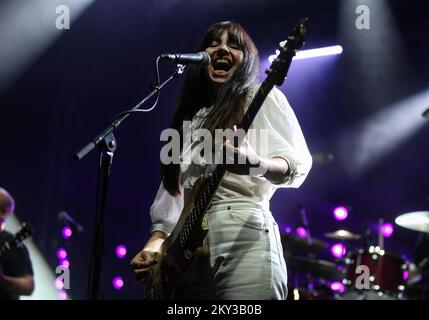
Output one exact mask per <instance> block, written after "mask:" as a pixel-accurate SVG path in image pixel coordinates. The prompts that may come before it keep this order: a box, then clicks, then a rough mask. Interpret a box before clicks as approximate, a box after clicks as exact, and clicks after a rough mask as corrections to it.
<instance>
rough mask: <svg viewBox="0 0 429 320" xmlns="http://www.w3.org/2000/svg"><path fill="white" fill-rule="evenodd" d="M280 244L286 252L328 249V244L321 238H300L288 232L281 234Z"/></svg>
mask: <svg viewBox="0 0 429 320" xmlns="http://www.w3.org/2000/svg"><path fill="white" fill-rule="evenodd" d="M281 238H282V245H283V247H284V249H285V252H286V253H288V254H289V253H295V252H302V253H316V252H320V251H324V250H327V249H328V244H327V243H326V242H324V241H322V240H318V239H315V238H312V239H311V241H309V239H308V238H300V237H297V236H294V235H290V234H287V233H285V234H282V235H281Z"/></svg>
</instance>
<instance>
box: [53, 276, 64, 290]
mask: <svg viewBox="0 0 429 320" xmlns="http://www.w3.org/2000/svg"><path fill="white" fill-rule="evenodd" d="M55 288H57V289H58V290H61V289H64V282H63V280H60V279H56V280H55Z"/></svg>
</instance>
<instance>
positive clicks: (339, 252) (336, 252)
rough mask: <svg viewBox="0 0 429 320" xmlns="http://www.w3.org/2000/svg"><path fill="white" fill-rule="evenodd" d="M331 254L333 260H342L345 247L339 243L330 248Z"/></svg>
mask: <svg viewBox="0 0 429 320" xmlns="http://www.w3.org/2000/svg"><path fill="white" fill-rule="evenodd" d="M331 253H332V255H333V256H334V257H335V258H342V257H344V256H345V255H346V247H345V246H344V245H343V244H341V243H336V244H334V245H333V246H332V247H331Z"/></svg>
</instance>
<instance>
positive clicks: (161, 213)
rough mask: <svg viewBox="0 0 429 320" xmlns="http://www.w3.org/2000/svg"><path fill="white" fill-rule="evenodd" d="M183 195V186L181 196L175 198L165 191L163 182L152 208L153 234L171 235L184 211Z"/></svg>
mask: <svg viewBox="0 0 429 320" xmlns="http://www.w3.org/2000/svg"><path fill="white" fill-rule="evenodd" d="M183 194H184V190H183V188H182V186H181V187H180V195H178V196H176V197H173V196H172V195H170V194H169V193H168V191H167V190H165V188H164V184H163V183H162V182H161V184H160V186H159V189H158V192H157V193H156V196H155V200H154V201H153V203H152V206H151V207H150V218H151V220H152V228H151V232H154V231H162V232H164V233H165V234H167V235H170V233H171V232H172V231H173V229H174V227H175V225H176V223H177V220H178V219H179V216H180V213H181V212H182V210H183V205H184V204H183Z"/></svg>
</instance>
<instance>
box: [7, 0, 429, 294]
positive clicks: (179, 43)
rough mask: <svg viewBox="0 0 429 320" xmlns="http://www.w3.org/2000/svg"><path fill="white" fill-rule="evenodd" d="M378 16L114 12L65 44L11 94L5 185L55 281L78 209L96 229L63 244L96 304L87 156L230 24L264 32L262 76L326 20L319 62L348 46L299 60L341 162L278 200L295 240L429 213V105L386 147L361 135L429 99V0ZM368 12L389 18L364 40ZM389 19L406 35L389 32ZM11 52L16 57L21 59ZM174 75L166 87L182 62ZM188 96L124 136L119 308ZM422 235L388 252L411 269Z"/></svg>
mask: <svg viewBox="0 0 429 320" xmlns="http://www.w3.org/2000/svg"><path fill="white" fill-rule="evenodd" d="M375 2H379V1H349V4H350V5H349V7H347V6H346V9H344V7H342V6H344V3H347V1H333V0H329V1H307V0H305V1H304V0H300V1H297V0H281V1H280V0H271V1H268V0H259V1H244V0H236V1H223V0H222V1H196V0H191V1H173V0H164V1H154V0H152V1H137V0H122V1H116V0H103V1H101V0H98V1H95V2H93V3H92V5H91V6H89V7H88V8H87V9H86V10H85V11H84V12H83V13H82V15H81V16H80V17H79V18H78V19H76V20H75V21H74V22H73V23H72V25H71V29H70V30H66V31H58V32H61V35H60V37H58V38H57V40H56V41H55V42H54V43H52V44H51V45H50V46H49V48H48V49H47V50H46V51H44V52H43V55H41V56H40V57H39V58H38V59H37V60H36V61H35V62H34V63H33V64H32V65H31V66H29V67H28V68H27V69H26V70H25V73H23V74H22V75H21V76H20V77H19V78H18V79H17V80H15V81H14V82H13V84H12V85H11V86H10V87H9V88H8V89H7V90H5V91H4V92H1V93H0V94H1V95H0V119H1V125H0V137H1V138H2V140H1V141H2V148H1V150H2V151H1V157H0V185H2V186H3V187H5V188H7V189H8V190H9V191H10V192H11V194H13V196H14V197H15V200H16V204H17V205H16V213H17V215H18V217H19V218H20V219H21V220H24V221H28V222H29V223H31V224H32V225H33V226H34V229H35V236H34V240H35V242H36V243H37V245H38V247H39V248H40V249H41V251H42V252H43V253H44V255H45V257H46V258H47V259H48V261H49V262H50V263H51V265H52V267H53V268H54V266H55V265H56V264H57V259H56V253H55V252H56V249H57V247H58V245H59V244H61V243H62V240H61V237H60V230H61V225H60V223H59V221H58V218H57V217H58V212H60V211H62V210H65V211H67V212H68V213H69V214H70V215H72V216H73V217H74V218H75V219H76V220H78V221H79V222H80V223H81V224H82V225H83V226H84V227H85V232H84V233H82V234H79V235H77V236H74V237H73V238H72V239H71V240H69V241H68V243H67V244H63V245H65V246H66V247H67V248H68V249H69V257H70V262H71V270H72V274H73V280H72V286H71V291H70V294H71V296H72V297H73V298H77V299H83V298H85V296H86V281H87V273H88V267H87V259H88V256H89V254H90V249H91V246H90V244H91V241H92V230H93V220H94V215H95V198H96V178H97V152H93V153H92V154H91V155H89V156H88V157H87V158H85V159H84V160H82V161H80V162H76V161H74V160H73V158H72V156H73V154H74V153H75V152H76V151H78V150H79V148H80V147H82V146H83V145H84V144H86V143H87V142H88V141H89V140H90V139H91V138H93V136H95V135H96V134H97V133H98V132H99V131H100V130H101V129H102V128H104V124H105V122H106V121H108V120H109V119H110V117H112V116H113V115H114V114H116V113H118V112H120V111H123V110H125V109H128V108H130V107H132V106H134V105H135V104H136V103H137V102H138V101H139V100H140V99H141V98H142V97H144V95H145V94H147V93H148V88H149V85H150V84H151V83H153V82H154V81H155V69H154V61H155V58H156V57H157V56H158V55H159V54H161V53H163V52H193V51H194V49H195V47H196V45H197V43H198V41H199V39H200V38H201V36H202V35H203V34H204V32H205V30H206V29H207V28H208V26H209V25H210V24H211V23H213V22H216V21H220V20H235V21H238V22H240V23H241V24H242V25H243V26H244V27H245V28H246V29H247V30H248V32H249V34H250V35H251V36H252V38H253V39H254V41H255V43H256V45H257V47H258V49H259V53H260V58H261V71H263V68H266V67H267V66H268V62H267V57H268V56H269V55H270V54H273V52H274V50H275V48H276V46H277V44H278V42H279V41H281V40H283V39H285V38H286V37H287V36H288V35H289V34H290V32H291V30H292V28H293V26H294V25H295V24H296V23H297V22H298V20H299V18H301V17H303V16H307V17H309V18H310V22H309V25H308V37H307V41H306V46H305V48H306V49H308V48H316V47H321V46H328V45H336V44H340V45H342V46H343V48H344V52H343V54H342V55H340V56H332V57H325V58H316V59H310V60H301V61H296V62H294V63H293V65H292V67H291V70H290V72H289V75H288V78H287V80H286V81H285V84H284V85H283V86H282V87H281V88H280V89H281V90H282V91H283V92H284V93H285V94H286V96H287V97H288V99H289V101H290V103H291V105H292V106H293V108H294V110H295V112H296V115H297V117H298V119H299V121H300V123H301V126H302V129H303V132H304V134H305V137H306V140H307V143H308V146H309V149H310V151H311V152H312V153H332V154H333V155H334V156H335V160H334V161H333V162H332V163H329V164H326V165H322V164H318V163H315V164H314V166H313V169H312V171H311V173H310V175H309V176H308V178H307V180H306V182H305V183H304V184H303V186H302V187H301V188H299V189H281V190H278V192H277V193H276V194H275V196H274V197H273V199H272V206H271V208H272V212H273V214H274V215H275V217H276V218H277V219H278V221H279V224H280V226H281V227H282V229H283V228H285V227H286V226H292V227H293V226H296V225H298V224H299V223H300V216H299V214H298V212H297V207H298V206H299V205H301V206H304V207H305V208H306V209H307V212H308V219H309V224H310V227H311V231H312V234H313V236H315V237H318V238H323V234H324V233H326V232H330V231H333V230H336V229H338V228H340V227H343V228H347V229H349V230H351V231H353V232H356V233H359V232H362V231H363V230H364V229H365V228H366V227H367V226H368V227H370V228H372V230H373V231H374V232H375V231H376V229H375V228H376V225H377V221H378V219H379V218H383V219H384V220H385V221H387V222H391V223H393V221H394V219H395V217H396V216H398V215H399V214H401V213H404V212H409V211H417V210H427V208H428V206H429V203H428V196H429V190H428V185H429V183H428V179H429V171H428V170H427V164H428V163H429V150H428V144H427V137H428V136H429V127H428V125H427V120H426V122H425V120H424V119H423V118H422V117H421V116H420V115H421V112H422V111H423V110H424V109H425V108H426V107H429V100H428V98H427V97H426V100H424V99H422V101H419V102H418V103H419V104H421V105H420V107H418V108H417V109H416V108H408V109H407V104H406V103H405V105H404V106H403V108H402V111H401V112H402V114H401V115H400V116H399V117H396V118H395V120H392V119H391V118H390V117H387V116H386V117H382V118H381V119H382V120H381V122H382V124H383V128H385V129H386V128H387V129H386V130H387V131H383V132H382V133H383V134H382V135H381V136H380V135H379V134H377V132H378V131H377V130H375V131H374V132H375V133H374V134H373V135H372V136H370V139H369V142H370V143H369V144H370V146H368V145H367V144H365V145H361V144H356V143H353V141H348V137H349V134H352V135H359V134H361V133H362V132H361V131H359V130H365V129H362V124H363V123H366V122H367V121H369V120H370V119H372V118H374V117H375V116H376V115H379V114H380V112H386V114H389V110H391V109H392V108H393V107H392V106H394V105H395V104H396V103H399V102H401V101H407V100H406V99H408V98H410V97H412V96H414V95H417V94H421V93H423V92H425V90H428V83H429V75H428V73H427V70H428V67H429V65H428V64H429V63H428V59H427V56H428V55H427V52H428V49H429V41H428V40H429V23H428V19H427V17H428V13H429V11H428V8H427V5H425V3H426V2H425V1H416V0H412V1H405V0H402V1H400V0H394V1H380V2H379V3H382V2H383V3H385V9H384V10H381V11H380V12H378V11H377V10H376V8H374V9H373V6H374V5H375ZM358 4H367V5H368V6H369V8H370V9H371V10H373V11H374V12H372V11H371V29H370V30H357V29H356V28H355V19H356V17H357V15H356V14H355V13H354V9H355V8H356V6H357V5H358ZM384 15H388V17H390V18H389V19H388V22H390V24H389V23H386V24H385V22H386V19H385V16H384ZM380 34H381V35H380ZM378 35H380V36H378ZM392 39H393V40H392ZM3 40H4V39H3ZM3 40H2V39H0V44H1V45H7V43H6V41H3ZM0 63H7V61H0ZM161 68H162V76H163V78H165V77H166V76H167V75H168V73H169V70H170V68H171V64H169V63H163V64H162V67H161ZM261 79H263V72H261ZM181 83H182V79H179V80H177V81H175V82H173V83H171V84H170V85H168V86H167V87H166V88H165V89H163V91H162V94H161V98H160V101H159V105H158V107H157V108H156V109H155V110H154V111H153V112H150V113H144V114H135V115H133V116H132V117H131V118H130V119H129V120H127V121H126V122H125V123H124V124H123V125H122V127H121V128H120V130H119V131H118V132H117V133H116V138H117V140H118V144H119V147H118V149H117V152H116V155H115V159H114V165H113V168H112V170H113V171H112V177H111V187H110V194H109V207H108V212H107V216H106V226H105V228H106V229H105V230H106V247H105V255H104V261H103V273H102V291H103V293H102V296H103V298H106V299H140V298H141V297H142V295H143V290H142V289H143V287H142V286H141V285H140V284H139V283H137V282H135V281H134V278H133V275H132V273H131V271H130V268H129V260H130V259H131V258H132V256H133V255H134V254H135V253H136V252H137V251H139V250H140V249H141V247H142V246H143V244H144V243H145V240H146V239H147V238H148V236H149V227H150V217H149V208H150V205H151V203H152V201H153V198H154V196H155V192H156V190H157V188H158V185H159V149H160V145H161V144H160V140H159V134H160V132H161V131H162V130H163V129H164V128H166V127H167V126H168V125H169V121H170V118H171V115H172V112H173V110H174V105H175V101H176V98H177V96H178V93H179V90H180V88H181ZM426 96H427V94H426ZM416 110H417V111H416ZM413 113H414V114H413ZM404 121H405V122H407V123H411V126H415V127H419V129H418V130H415V131H414V132H413V133H412V134H408V135H406V134H405V133H404V134H403V138H401V139H399V140H398V141H397V142H396V143H394V144H393V145H392V147H391V148H389V149H388V151H386V152H385V153H383V155H381V156H379V157H378V158H377V161H375V160H374V161H372V160H371V161H369V162H368V163H367V165H365V166H364V169H362V170H357V169H355V167H356V165H355V160H356V156H358V155H359V154H360V153H361V152H362V151H364V150H367V151H365V152H367V153H368V154H369V155H374V156H376V155H375V154H373V153H376V152H377V150H378V149H379V148H378V147H375V148H374V147H371V144H372V143H374V144H375V145H376V146H378V145H383V144H384V143H387V142H385V137H392V136H394V135H399V137H401V136H402V133H401V129H400V128H402V124H403V123H404ZM361 148H363V149H361ZM365 148H366V149H365ZM368 150H369V151H368ZM339 204H346V205H349V206H350V209H351V214H350V217H349V218H348V219H347V220H346V221H345V222H341V223H340V222H336V221H335V220H334V219H333V217H332V209H333V208H334V207H335V206H336V205H339ZM418 236H419V234H418V233H417V232H413V231H408V230H405V229H402V228H400V227H396V229H395V233H394V235H393V237H392V238H389V239H386V243H385V245H386V249H387V250H388V251H389V252H391V253H394V254H405V255H407V257H408V258H409V259H410V258H412V252H413V249H414V245H415V243H416V241H417V239H418ZM375 239H376V236H375V235H374V240H375ZM325 240H326V239H325ZM120 243H121V244H125V245H126V246H127V248H128V255H127V257H126V258H125V259H123V260H119V259H117V258H116V256H115V252H114V248H115V246H116V245H118V244H120ZM356 245H358V244H356ZM116 275H121V276H122V277H123V278H124V281H125V286H124V288H123V289H122V290H121V291H116V290H114V289H113V287H112V284H111V283H112V279H113V277H115V276H116Z"/></svg>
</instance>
